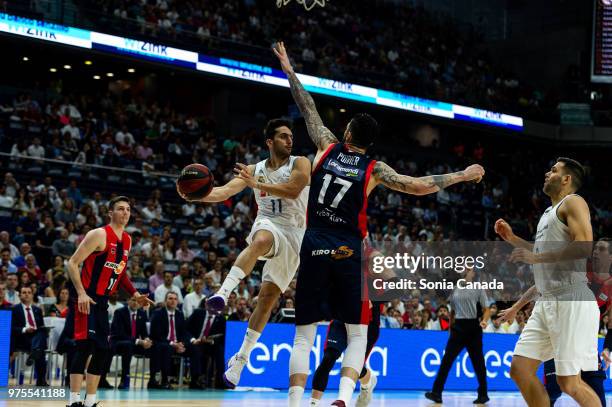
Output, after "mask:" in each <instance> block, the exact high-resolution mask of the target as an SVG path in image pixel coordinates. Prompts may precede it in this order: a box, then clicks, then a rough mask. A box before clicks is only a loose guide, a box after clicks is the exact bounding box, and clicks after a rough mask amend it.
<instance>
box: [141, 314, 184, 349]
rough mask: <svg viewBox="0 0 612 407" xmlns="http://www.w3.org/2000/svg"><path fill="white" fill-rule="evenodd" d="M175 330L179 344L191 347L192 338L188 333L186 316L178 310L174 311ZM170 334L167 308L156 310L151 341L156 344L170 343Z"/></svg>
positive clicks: (152, 316) (153, 317)
mask: <svg viewBox="0 0 612 407" xmlns="http://www.w3.org/2000/svg"><path fill="white" fill-rule="evenodd" d="M174 329H175V331H176V332H175V333H176V340H177V342H182V343H183V345H185V346H187V345H189V342H190V340H191V336H190V335H189V332H188V331H187V324H186V323H185V316H183V312H182V311H180V310H178V309H176V310H175V311H174ZM169 333H170V332H169V324H168V311H167V310H166V308H160V309H157V310H155V311H154V312H153V314H152V315H151V336H150V338H151V340H152V341H153V343H154V344H155V343H169V341H168V334H169Z"/></svg>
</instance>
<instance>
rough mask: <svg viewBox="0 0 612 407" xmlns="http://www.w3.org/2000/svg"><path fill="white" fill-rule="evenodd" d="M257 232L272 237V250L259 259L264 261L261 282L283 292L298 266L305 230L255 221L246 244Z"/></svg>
mask: <svg viewBox="0 0 612 407" xmlns="http://www.w3.org/2000/svg"><path fill="white" fill-rule="evenodd" d="M259 230H267V231H269V232H270V233H272V236H274V244H273V246H272V249H270V251H269V252H268V253H267V254H266V255H265V256H263V257H260V260H266V264H265V265H264V268H263V276H262V281H269V282H271V283H274V284H275V285H276V286H278V288H280V290H281V292H285V290H286V289H287V287H289V283H291V280H293V277H294V276H295V273H296V272H297V269H298V266H299V265H300V246H301V245H302V239H303V238H304V232H305V229H301V228H296V227H292V226H282V225H277V224H275V223H274V222H272V221H271V220H270V219H266V218H263V219H255V223H254V224H253V228H252V229H251V233H249V236H248V237H247V243H249V244H251V242H252V241H253V236H255V233H257V231H259Z"/></svg>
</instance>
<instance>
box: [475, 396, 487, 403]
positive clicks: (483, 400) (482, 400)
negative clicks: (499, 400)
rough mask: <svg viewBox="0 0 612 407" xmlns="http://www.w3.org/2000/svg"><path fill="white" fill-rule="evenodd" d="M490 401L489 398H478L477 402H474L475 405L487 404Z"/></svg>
mask: <svg viewBox="0 0 612 407" xmlns="http://www.w3.org/2000/svg"><path fill="white" fill-rule="evenodd" d="M488 401H489V396H487V395H484V396H478V398H477V399H476V400H474V401H473V403H474V404H486V403H487V402H488Z"/></svg>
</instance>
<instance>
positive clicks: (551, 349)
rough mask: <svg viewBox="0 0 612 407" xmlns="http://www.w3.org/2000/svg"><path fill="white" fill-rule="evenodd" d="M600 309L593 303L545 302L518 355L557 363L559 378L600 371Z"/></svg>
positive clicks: (531, 320) (518, 345)
mask: <svg viewBox="0 0 612 407" xmlns="http://www.w3.org/2000/svg"><path fill="white" fill-rule="evenodd" d="M598 330H599V308H597V302H596V301H595V299H594V298H593V301H584V300H583V301H571V300H570V301H568V300H556V299H547V298H543V299H542V300H539V301H538V302H536V304H535V307H534V308H533V312H532V314H531V317H529V320H528V321H527V325H525V329H524V330H523V332H522V333H521V336H520V337H519V340H518V342H517V343H516V347H515V348H514V354H515V355H519V356H524V357H527V358H530V359H536V360H540V361H542V362H545V361H547V360H550V359H554V360H555V370H556V373H557V376H574V375H577V374H580V372H581V371H585V372H589V371H595V370H597V365H598V358H597V334H598Z"/></svg>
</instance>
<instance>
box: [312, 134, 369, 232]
mask: <svg viewBox="0 0 612 407" xmlns="http://www.w3.org/2000/svg"><path fill="white" fill-rule="evenodd" d="M374 164H376V160H373V159H371V158H370V157H368V156H367V155H365V154H362V153H359V152H356V151H351V150H349V149H348V147H347V146H346V144H344V143H337V144H331V145H330V146H329V147H328V148H327V150H326V151H325V152H324V153H323V156H322V157H321V159H320V160H319V163H318V164H317V166H316V167H315V169H314V170H313V172H312V176H311V180H310V192H309V196H308V212H307V227H308V229H332V230H333V231H335V232H340V233H347V234H350V235H351V236H355V237H359V238H360V239H363V238H365V236H366V234H367V214H366V209H367V206H368V195H367V187H368V182H369V181H370V177H371V175H372V170H373V169H374Z"/></svg>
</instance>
